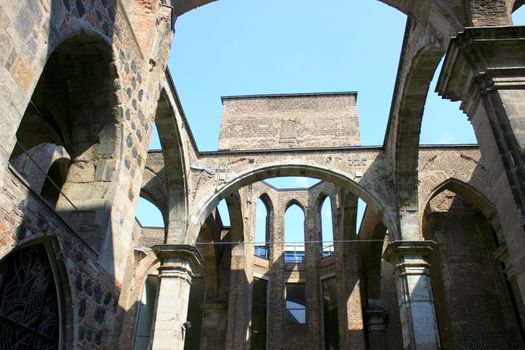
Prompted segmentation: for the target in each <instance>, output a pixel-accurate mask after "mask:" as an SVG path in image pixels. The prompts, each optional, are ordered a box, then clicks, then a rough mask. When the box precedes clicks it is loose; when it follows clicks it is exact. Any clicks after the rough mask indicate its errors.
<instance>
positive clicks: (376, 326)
mask: <svg viewBox="0 0 525 350" xmlns="http://www.w3.org/2000/svg"><path fill="white" fill-rule="evenodd" d="M365 316H366V328H367V330H368V339H369V346H370V349H371V350H382V349H385V348H386V342H385V330H386V325H385V311H384V310H383V308H381V307H371V308H368V309H366V310H365Z"/></svg>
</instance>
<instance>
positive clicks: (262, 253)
mask: <svg viewBox="0 0 525 350" xmlns="http://www.w3.org/2000/svg"><path fill="white" fill-rule="evenodd" d="M269 219H270V218H269V213H268V208H267V207H266V205H265V204H264V202H263V201H262V200H261V199H257V202H255V241H254V250H255V256H258V257H259V258H263V259H268V229H269V222H268V221H269Z"/></svg>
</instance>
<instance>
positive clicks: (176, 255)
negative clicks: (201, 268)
mask: <svg viewBox="0 0 525 350" xmlns="http://www.w3.org/2000/svg"><path fill="white" fill-rule="evenodd" d="M152 249H153V252H154V253H155V255H157V257H158V258H159V259H160V260H161V261H162V262H165V261H168V260H171V259H184V260H187V261H189V262H191V263H192V264H195V265H200V264H202V263H203V261H204V259H203V258H202V255H201V253H200V252H199V250H198V249H197V247H195V246H193V245H189V244H158V245H154V246H153V247H152Z"/></svg>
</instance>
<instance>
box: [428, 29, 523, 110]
mask: <svg viewBox="0 0 525 350" xmlns="http://www.w3.org/2000/svg"><path fill="white" fill-rule="evenodd" d="M524 51H525V26H522V27H519V26H516V27H485V28H467V29H465V30H464V31H463V32H461V33H459V34H458V35H457V36H456V37H454V38H452V40H451V41H450V44H449V47H448V50H447V55H446V58H445V62H444V63H443V68H442V70H441V74H440V76H439V80H438V83H437V87H436V91H438V93H439V95H440V96H442V97H444V98H446V99H449V100H452V101H458V100H463V105H462V107H461V108H462V109H463V110H466V108H467V107H468V104H466V101H465V98H466V97H469V96H470V95H475V93H474V92H475V91H478V90H479V89H481V90H486V89H491V88H493V87H498V86H511V87H513V88H517V87H518V86H525V79H524V77H525V74H524V73H525V56H524V55H523V52H524ZM519 77H521V78H519ZM470 97H471V99H473V98H474V97H475V96H470Z"/></svg>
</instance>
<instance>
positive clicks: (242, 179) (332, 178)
mask: <svg viewBox="0 0 525 350" xmlns="http://www.w3.org/2000/svg"><path fill="white" fill-rule="evenodd" d="M278 176H309V177H316V178H319V179H321V180H326V181H329V182H332V183H334V184H336V185H339V186H341V187H343V188H347V189H348V190H350V191H351V192H352V193H355V194H356V195H357V196H359V197H361V198H363V200H365V201H366V202H367V204H368V205H370V207H371V208H373V209H374V211H375V212H376V213H378V215H380V216H382V217H383V220H384V221H385V222H386V225H387V226H388V228H389V231H390V232H392V233H393V234H396V233H397V232H398V230H397V227H396V225H395V223H396V219H395V212H394V210H393V208H392V207H391V206H389V204H388V203H389V200H388V199H387V198H383V197H382V195H381V194H379V193H376V192H374V191H373V190H371V189H369V188H364V187H362V186H361V185H360V184H358V183H357V182H355V181H354V180H353V178H352V177H351V176H349V175H346V174H343V173H339V172H336V171H334V170H332V169H328V168H323V167H320V166H318V165H315V164H297V163H293V164H286V163H282V164H277V165H263V166H260V167H259V168H256V169H251V170H248V171H245V172H242V173H239V174H238V175H237V176H236V178H235V179H232V180H231V181H229V182H228V183H227V184H224V185H222V186H221V187H219V188H217V189H216V191H215V192H214V193H212V194H211V195H210V196H208V198H205V199H204V200H203V201H202V202H201V203H202V204H201V205H200V206H199V207H198V209H197V211H196V212H194V215H193V216H192V221H191V225H190V226H189V229H188V234H187V235H186V237H185V238H184V240H183V242H185V243H187V244H194V243H195V241H196V237H197V235H198V232H199V229H200V227H201V225H202V223H203V222H204V220H205V219H206V217H207V216H208V215H209V214H210V213H211V211H212V210H213V208H215V207H216V206H217V204H218V203H219V201H220V200H221V199H222V198H224V197H225V196H226V195H227V194H228V193H232V192H233V191H235V190H237V189H239V188H242V187H244V186H246V185H249V184H251V183H254V182H257V181H260V180H264V179H267V178H271V177H278ZM303 211H304V210H303Z"/></svg>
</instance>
